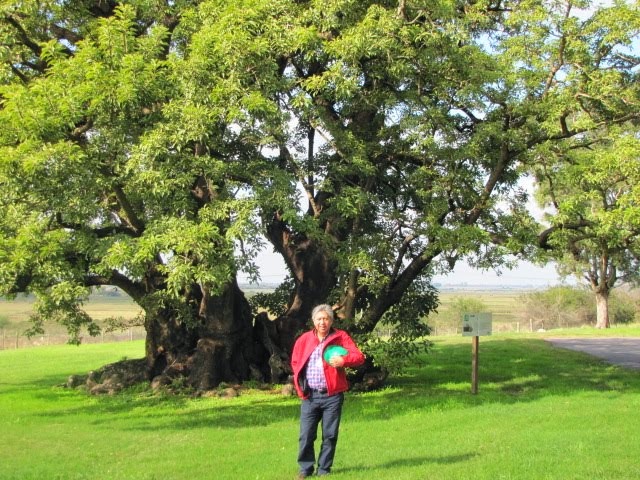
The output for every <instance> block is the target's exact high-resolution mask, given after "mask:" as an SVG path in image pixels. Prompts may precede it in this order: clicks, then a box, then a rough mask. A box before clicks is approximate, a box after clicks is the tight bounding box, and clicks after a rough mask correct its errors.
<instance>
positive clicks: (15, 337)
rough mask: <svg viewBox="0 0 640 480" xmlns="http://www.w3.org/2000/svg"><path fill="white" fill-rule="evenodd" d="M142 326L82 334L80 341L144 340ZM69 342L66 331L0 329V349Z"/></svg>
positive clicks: (144, 334)
mask: <svg viewBox="0 0 640 480" xmlns="http://www.w3.org/2000/svg"><path fill="white" fill-rule="evenodd" d="M145 336H146V333H145V330H144V327H130V328H128V329H126V330H122V331H117V332H109V333H101V334H100V335H97V336H95V337H92V336H91V335H88V334H87V335H84V336H82V337H81V341H82V343H111V342H131V341H134V340H144V338H145ZM68 342H69V335H67V334H66V333H47V334H43V335H35V336H32V337H28V336H26V335H25V334H24V332H23V331H20V330H9V329H7V330H5V329H1V330H0V350H15V349H17V348H29V347H41V346H44V345H64V344H66V343H68Z"/></svg>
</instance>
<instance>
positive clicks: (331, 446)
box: [298, 392, 344, 476]
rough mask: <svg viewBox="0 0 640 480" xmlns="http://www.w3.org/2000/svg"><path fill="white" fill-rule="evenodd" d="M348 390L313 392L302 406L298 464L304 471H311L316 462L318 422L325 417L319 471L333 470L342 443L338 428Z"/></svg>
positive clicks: (322, 473)
mask: <svg viewBox="0 0 640 480" xmlns="http://www.w3.org/2000/svg"><path fill="white" fill-rule="evenodd" d="M343 402H344V394H343V393H338V394H336V395H331V396H328V395H327V394H326V393H317V392H311V395H310V396H309V398H308V399H306V400H303V401H302V406H301V407H300V448H299V450H298V465H300V473H302V474H304V475H307V476H308V475H311V474H312V473H313V467H314V465H315V462H316V458H315V450H314V446H313V443H314V442H315V440H316V437H317V434H318V424H319V423H320V421H322V446H321V447H320V455H319V456H318V475H326V474H327V473H329V472H330V471H331V465H333V457H334V455H335V453H336V444H337V443H338V430H339V428H340V416H341V414H342V404H343Z"/></svg>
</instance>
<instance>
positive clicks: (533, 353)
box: [0, 327, 640, 480]
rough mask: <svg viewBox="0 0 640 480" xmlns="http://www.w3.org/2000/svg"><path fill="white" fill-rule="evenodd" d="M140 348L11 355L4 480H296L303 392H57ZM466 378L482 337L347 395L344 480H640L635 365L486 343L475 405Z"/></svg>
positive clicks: (1, 461) (4, 397) (0, 413)
mask: <svg viewBox="0 0 640 480" xmlns="http://www.w3.org/2000/svg"><path fill="white" fill-rule="evenodd" d="M582 332H583V334H584V330H582ZM554 333H557V332H554ZM596 334H597V332H595V331H592V332H591V335H596ZM625 334H626V335H629V336H640V329H639V328H637V327H634V328H629V329H627V330H626V331H625ZM143 349H144V346H143V344H142V343H141V342H131V343H117V344H95V345H83V346H80V347H72V346H64V345H63V346H52V347H41V348H32V349H23V350H9V351H1V352H0V432H2V447H1V448H0V478H1V479H189V480H195V479H203V480H204V479H222V480H224V479H292V478H294V476H295V474H296V471H297V466H296V461H295V458H296V450H297V436H298V413H299V402H298V400H297V399H295V398H293V397H283V396H281V395H279V394H275V393H272V392H263V391H257V390H255V391H252V390H247V391H244V392H243V394H242V395H241V396H240V397H237V398H231V399H223V398H190V397H187V396H184V397H182V396H177V397H176V396H173V397H170V396H165V395H154V394H151V393H148V392H147V391H146V390H143V389H132V390H129V391H127V392H126V393H124V394H121V395H117V396H102V397H91V396H88V395H86V393H84V392H82V391H76V390H69V389H65V388H62V387H60V386H58V385H59V384H61V383H63V382H64V381H65V379H66V377H67V376H68V375H70V374H74V373H85V372H87V371H89V370H91V369H95V368H97V367H99V366H101V365H103V364H105V363H108V362H112V361H116V360H120V359H122V358H123V357H128V358H137V357H141V356H142V353H143ZM470 372H471V345H470V339H469V338H463V337H442V338H437V339H435V345H434V348H433V350H432V352H431V353H430V354H428V355H426V356H424V357H423V358H421V360H420V362H419V363H417V364H416V365H414V366H413V367H412V368H411V369H410V370H409V371H407V373H406V374H405V375H403V376H400V377H395V378H393V379H391V382H390V384H389V386H388V387H387V388H385V389H384V390H381V391H377V392H370V393H364V394H355V393H350V394H348V396H347V399H346V403H345V408H344V414H343V421H342V427H341V433H340V441H339V445H338V451H337V456H336V460H335V464H334V472H333V474H332V478H335V479H345V480H346V479H387V478H389V479H412V480H413V479H455V480H457V479H487V480H489V479H490V480H495V479H536V480H537V479H563V480H564V479H607V480H609V479H637V478H640V460H639V459H640V435H638V431H640V414H639V413H638V412H639V411H640V372H639V371H634V370H626V369H623V368H620V367H616V366H612V365H609V364H606V363H603V362H601V361H599V360H597V359H595V358H592V357H589V356H587V355H585V354H581V353H577V352H572V351H568V350H561V349H556V348H554V347H552V346H551V345H550V344H549V343H547V342H545V340H544V338H543V337H541V336H539V335H535V334H534V335H494V336H490V337H481V339H480V384H479V392H478V394H477V395H473V394H471V392H470V375H471V373H470Z"/></svg>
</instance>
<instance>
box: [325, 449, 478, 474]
mask: <svg viewBox="0 0 640 480" xmlns="http://www.w3.org/2000/svg"><path fill="white" fill-rule="evenodd" d="M477 455H478V454H477V453H466V454H460V455H447V456H444V457H433V456H424V457H409V458H398V459H396V460H392V461H390V462H385V463H381V464H375V463H368V464H366V465H358V464H356V465H353V466H350V467H346V468H336V469H335V470H333V471H334V472H335V473H348V472H362V471H366V472H369V473H373V472H375V471H378V470H395V469H397V468H402V467H420V466H422V465H425V466H426V465H429V464H439V465H447V464H453V463H459V462H466V461H468V460H471V459H472V458H474V457H476V456H477ZM381 475H382V473H381Z"/></svg>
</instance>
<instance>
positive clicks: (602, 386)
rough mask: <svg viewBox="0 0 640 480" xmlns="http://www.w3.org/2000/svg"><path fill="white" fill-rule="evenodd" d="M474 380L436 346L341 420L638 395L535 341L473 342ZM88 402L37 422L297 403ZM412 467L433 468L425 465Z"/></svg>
mask: <svg viewBox="0 0 640 480" xmlns="http://www.w3.org/2000/svg"><path fill="white" fill-rule="evenodd" d="M479 378H480V380H479V392H478V394H477V395H474V394H472V393H471V390H470V389H471V346H470V344H464V343H437V344H436V345H435V347H434V349H433V351H432V352H431V353H430V354H429V355H426V356H424V357H422V359H421V362H420V363H419V364H416V365H415V366H413V367H412V368H410V369H409V370H408V371H407V373H406V374H404V375H402V376H398V377H394V378H392V379H391V381H390V382H389V385H388V386H387V387H386V388H385V389H383V390H380V391H376V392H367V393H350V394H349V395H348V399H347V402H348V403H347V408H346V409H345V418H350V419H356V418H365V419H387V418H391V417H395V416H399V415H403V414H405V413H408V412H415V411H416V410H422V411H425V412H428V411H430V410H444V409H451V408H467V407H474V406H478V405H482V404H485V403H503V404H511V403H516V402H529V401H534V400H536V399H539V398H542V397H545V396H549V395H559V396H568V395H572V394H575V393H578V392H585V391H608V392H619V393H620V394H622V393H625V392H638V391H640V375H638V374H637V371H630V370H627V369H624V368H621V367H616V366H612V365H610V364H608V363H606V362H604V361H602V360H600V359H596V358H594V357H591V356H589V355H587V354H584V353H580V352H574V351H569V350H560V349H556V348H554V347H553V346H552V345H550V344H549V343H547V342H545V341H544V340H538V339H501V338H498V337H493V338H492V339H491V340H490V341H483V342H481V346H480V361H479ZM47 380H48V379H44V380H42V381H39V382H38V384H39V385H42V384H44V383H46V381H47ZM36 394H42V395H44V396H45V397H49V396H51V397H52V398H53V397H55V396H56V395H60V392H56V390H55V389H51V388H50V389H49V390H48V391H47V390H42V389H40V390H39V391H38V392H37V393H36ZM78 395H81V393H78ZM92 398H93V399H94V400H93V401H92V402H90V403H87V402H83V403H82V404H81V405H78V406H77V407H72V408H64V407H61V408H60V409H56V408H52V409H50V410H47V411H44V412H41V413H40V415H42V416H47V417H57V416H63V415H84V416H86V418H87V421H89V422H92V423H94V424H96V425H97V424H101V423H106V422H109V423H113V422H114V421H116V422H117V421H118V420H121V421H122V423H121V424H120V425H119V428H123V429H127V430H141V431H147V430H150V431H157V430H162V429H171V430H176V429H184V430H193V429H198V428H218V429H231V428H238V427H248V426H266V425H269V424H272V423H276V422H282V421H287V422H288V421H291V422H297V419H298V414H299V401H298V400H297V399H296V398H293V397H283V396H280V395H273V396H266V395H256V396H255V397H254V398H247V397H244V398H243V397H242V396H241V397H240V398H237V399H234V398H232V399H212V400H208V399H198V400H195V399H192V398H189V397H186V396H185V397H180V396H177V397H176V396H163V395H160V396H158V395H152V394H150V393H141V392H130V393H126V392H125V393H122V394H119V395H115V396H101V397H92ZM194 402H195V404H196V405H195V408H194ZM100 414H104V415H100ZM418 460H419V461H424V462H432V461H435V460H434V459H433V458H431V459H430V458H421V459H418ZM410 461H411V460H410ZM412 461H416V460H415V459H414V460H412ZM381 468H382V467H381Z"/></svg>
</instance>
